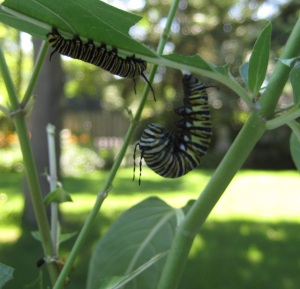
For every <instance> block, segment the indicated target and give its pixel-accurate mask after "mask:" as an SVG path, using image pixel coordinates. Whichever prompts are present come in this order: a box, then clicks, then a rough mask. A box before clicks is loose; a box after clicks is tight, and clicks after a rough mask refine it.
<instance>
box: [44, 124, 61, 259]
mask: <svg viewBox="0 0 300 289" xmlns="http://www.w3.org/2000/svg"><path fill="white" fill-rule="evenodd" d="M47 138H48V151H49V170H50V172H49V178H50V179H49V183H50V192H53V191H54V190H55V189H56V188H57V164H56V151H55V126H54V125H52V124H48V125H47ZM50 226H51V237H52V244H53V253H54V256H55V257H56V256H58V236H57V233H58V226H59V222H58V204H57V203H51V223H50Z"/></svg>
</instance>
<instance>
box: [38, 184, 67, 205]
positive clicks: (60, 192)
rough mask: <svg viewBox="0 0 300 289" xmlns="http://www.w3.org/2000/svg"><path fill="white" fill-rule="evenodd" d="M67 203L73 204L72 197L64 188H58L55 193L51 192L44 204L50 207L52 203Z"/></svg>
mask: <svg viewBox="0 0 300 289" xmlns="http://www.w3.org/2000/svg"><path fill="white" fill-rule="evenodd" d="M65 202H73V200H72V197H71V195H70V194H68V193H67V192H66V191H65V190H64V189H63V187H58V188H57V189H55V190H54V191H52V192H50V193H49V194H48V195H47V196H46V197H45V198H44V204H45V205H49V204H50V203H65Z"/></svg>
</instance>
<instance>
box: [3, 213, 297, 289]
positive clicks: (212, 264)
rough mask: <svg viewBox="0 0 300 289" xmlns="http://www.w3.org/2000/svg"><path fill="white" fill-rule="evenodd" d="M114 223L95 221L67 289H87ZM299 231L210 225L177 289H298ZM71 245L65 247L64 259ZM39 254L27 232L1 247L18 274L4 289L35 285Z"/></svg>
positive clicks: (71, 226)
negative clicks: (100, 245) (99, 247)
mask: <svg viewBox="0 0 300 289" xmlns="http://www.w3.org/2000/svg"><path fill="white" fill-rule="evenodd" d="M112 221H113V220H111V219H108V218H107V217H105V216H103V215H102V216H99V218H98V219H97V221H96V223H95V225H94V229H93V230H92V232H91V234H90V235H89V238H88V240H87V241H86V242H85V245H84V247H83V249H82V250H81V252H80V256H79V258H78V259H77V261H76V264H75V267H76V271H75V272H72V273H71V274H70V279H71V283H70V285H69V288H72V289H82V288H85V280H86V274H87V270H88V264H89V259H90V256H91V252H92V250H93V247H94V245H95V242H96V240H97V238H99V237H100V236H101V235H102V234H103V232H104V230H105V229H106V228H107V227H108V226H109V224H110V223H111V222H112ZM65 225H66V226H67V227H68V231H70V230H71V231H72V230H73V231H76V230H77V231H78V230H79V229H80V226H81V222H80V220H79V219H76V220H73V221H72V222H70V221H68V223H67V224H65ZM299 229H300V227H299V224H297V223H264V222H260V223H257V222H250V221H228V222H216V221H208V222H207V223H206V224H205V225H204V226H203V228H202V230H201V232H200V233H199V235H198V236H197V239H196V240H195V242H194V246H193V249H192V251H191V254H190V257H189V260H188V262H187V266H186V270H185V272H184V274H183V277H182V281H181V283H180V287H179V289H221V288H222V289H227V288H228V289H229V288H230V289H235V288H236V289H241V288H243V289H248V288H249V289H250V288H251V289H253V288H255V289H266V288H270V289H271V288H272V289H298V288H299V284H300V274H299V272H300V246H299V244H300V233H299ZM72 243H73V240H70V241H68V242H66V243H64V244H63V246H62V255H63V256H67V252H68V251H69V250H70V249H71V246H72ZM41 254H42V250H41V248H40V246H39V244H38V242H37V241H35V240H33V239H32V237H31V235H30V232H29V230H28V229H26V230H24V232H23V235H22V237H21V238H20V239H19V240H18V241H17V242H16V243H14V244H2V246H1V248H0V256H1V262H3V263H5V264H8V265H10V266H12V267H14V268H16V271H15V276H14V280H13V281H11V282H9V283H8V284H7V287H5V288H6V289H13V288H19V289H22V288H23V287H24V285H26V284H28V283H31V282H32V281H33V280H34V279H35V278H36V277H37V275H38V269H37V267H36V265H35V263H36V261H37V260H38V259H39V258H40V257H41ZM43 270H45V268H44V269H43ZM99 270H101V268H100V269H99ZM44 275H46V274H44ZM44 288H45V287H44ZM143 289H147V287H146V286H145V287H144V288H143Z"/></svg>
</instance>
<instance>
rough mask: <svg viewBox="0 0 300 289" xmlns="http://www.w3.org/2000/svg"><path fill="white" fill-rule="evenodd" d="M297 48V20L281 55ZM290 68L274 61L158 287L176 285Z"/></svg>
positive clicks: (299, 45)
mask: <svg viewBox="0 0 300 289" xmlns="http://www.w3.org/2000/svg"><path fill="white" fill-rule="evenodd" d="M299 51H300V21H299V20H298V21H297V24H296V25H295V27H294V30H293V32H292V33H291V35H290V38H289V40H288V42H287V45H286V47H285V48H284V50H283V53H282V55H281V58H288V59H289V58H293V57H295V56H296V55H297V54H298V52H299ZM289 70H290V68H287V67H286V66H285V65H283V64H282V63H281V62H278V63H277V64H276V67H275V70H274V72H273V74H272V75H271V77H270V80H269V84H268V86H267V88H266V90H265V92H264V94H263V96H262V97H261V100H260V103H261V109H260V110H254V111H253V112H252V113H251V114H250V116H249V118H248V120H247V121H246V123H245V125H244V127H243V128H242V130H241V131H240V133H239V135H238V136H237V138H236V140H235V141H234V143H233V144H232V146H231V148H230V149H229V151H228V152H227V154H226V155H225V157H224V159H223V160H222V162H221V163H220V165H219V166H218V168H217V169H216V171H215V173H214V174H213V176H212V178H211V179H210V181H209V183H208V184H207V186H206V188H205V189H204V191H203V192H202V194H201V195H200V197H199V198H198V200H197V201H196V202H195V203H194V205H193V206H192V208H191V209H190V211H189V212H188V214H187V216H186V218H185V220H184V221H183V222H182V223H181V224H180V226H179V228H178V230H177V233H176V235H175V238H174V241H173V243H172V247H171V252H170V254H169V255H168V258H167V261H166V265H165V267H164V270H163V272H162V277H161V279H160V282H159V285H158V288H157V289H176V288H177V286H178V284H179V281H180V277H181V275H182V272H183V269H184V265H185V261H186V259H187V257H188V253H189V251H190V248H191V246H192V243H193V240H194V238H195V236H196V234H197V232H198V230H199V229H200V227H201V226H202V224H203V223H204V221H205V220H206V218H207V217H208V215H209V214H210V212H211V211H212V209H213V207H214V206H215V205H216V203H217V202H218V200H219V198H220V197H221V196H222V194H223V193H224V191H225V189H226V187H227V186H228V185H229V183H230V182H231V180H232V179H233V177H234V175H235V174H236V172H237V171H238V170H239V169H240V167H241V166H242V165H243V163H244V161H245V160H246V158H247V157H248V156H249V154H250V153H251V151H252V149H253V147H254V145H255V144H256V143H257V141H258V140H259V139H260V137H261V136H262V135H263V133H264V131H265V121H264V119H265V118H266V117H269V116H270V115H272V114H273V113H274V109H275V107H276V104H277V101H278V98H279V96H280V94H281V91H282V89H283V87H284V85H285V83H286V80H287V79H288V76H289ZM269 86H270V87H269Z"/></svg>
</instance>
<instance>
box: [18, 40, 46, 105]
mask: <svg viewBox="0 0 300 289" xmlns="http://www.w3.org/2000/svg"><path fill="white" fill-rule="evenodd" d="M47 50H48V42H47V41H43V43H42V46H41V48H40V51H39V54H38V56H37V59H36V61H35V65H34V68H33V73H32V75H31V77H30V80H29V83H28V86H27V89H26V91H25V94H24V97H23V99H22V102H21V105H22V107H25V106H26V104H27V103H28V102H29V101H30V98H31V97H32V92H33V89H34V87H35V84H36V82H37V80H38V76H39V74H40V71H41V69H42V66H43V63H44V60H45V57H46V54H47Z"/></svg>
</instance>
